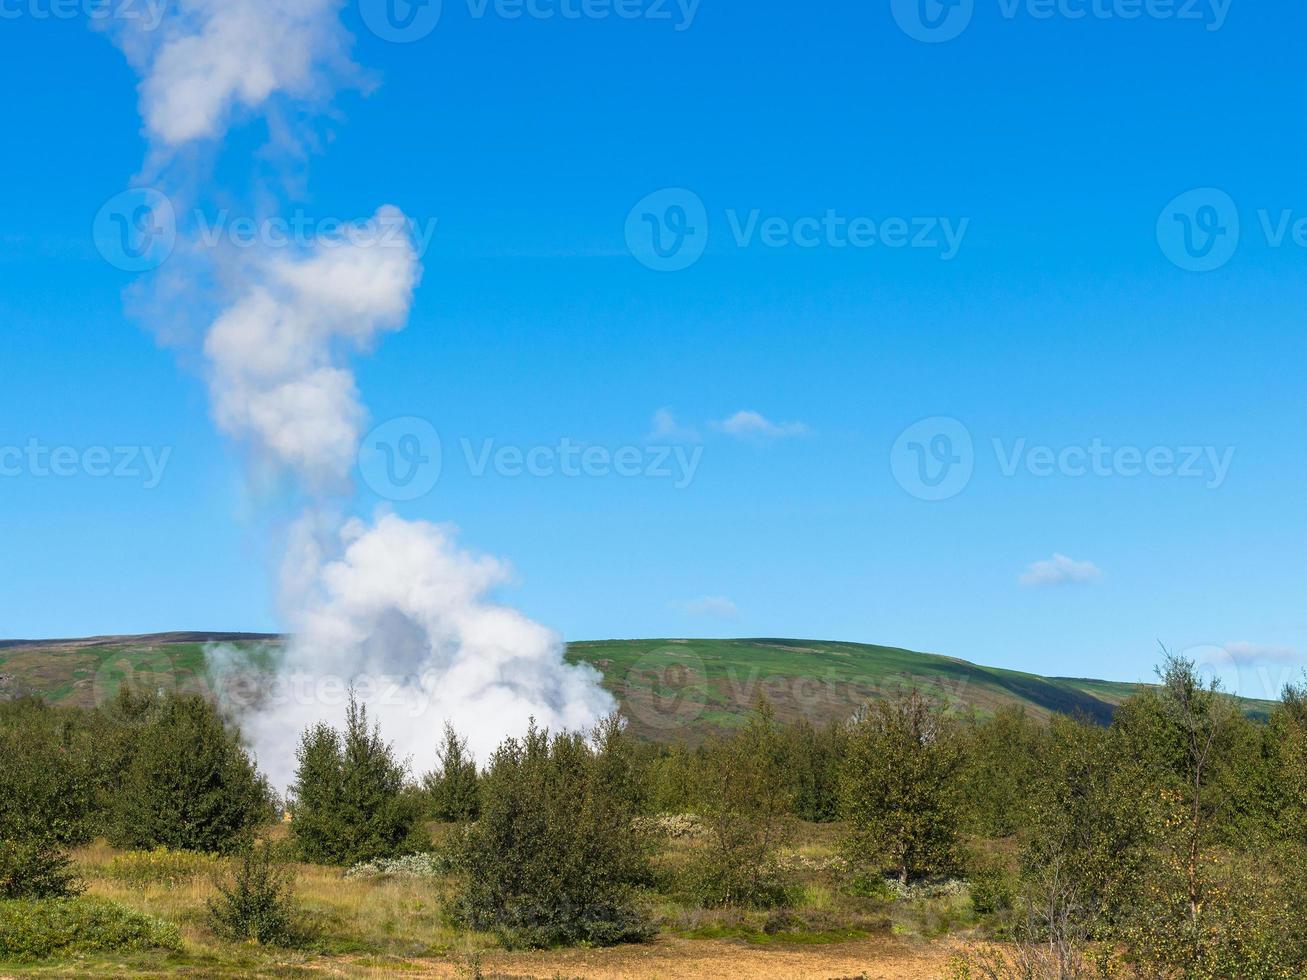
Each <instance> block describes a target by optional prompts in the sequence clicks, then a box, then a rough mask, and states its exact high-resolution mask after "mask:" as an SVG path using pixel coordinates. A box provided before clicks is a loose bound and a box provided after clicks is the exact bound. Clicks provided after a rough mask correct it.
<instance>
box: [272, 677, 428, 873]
mask: <svg viewBox="0 0 1307 980" xmlns="http://www.w3.org/2000/svg"><path fill="white" fill-rule="evenodd" d="M296 757H297V759H298V760H299V769H298V771H297V772H296V782H295V786H294V788H293V789H292V791H291V792H292V795H293V796H294V800H295V802H294V806H293V808H292V815H293V817H294V819H293V820H292V821H291V837H292V840H293V841H294V846H295V848H296V851H297V852H298V854H299V855H300V857H302V858H303V859H304V860H306V861H314V862H317V863H320V864H338V865H351V864H357V863H358V862H360V861H370V860H372V859H374V858H381V857H399V856H400V855H402V854H405V853H412V852H414V851H420V850H425V849H426V848H427V847H428V846H430V841H429V840H426V839H425V837H424V836H423V834H422V832H421V830H420V828H419V827H418V817H419V815H420V810H421V801H420V800H419V799H418V798H416V797H415V796H414V795H413V794H411V793H409V792H407V790H406V782H407V779H408V771H407V768H406V766H405V764H403V763H401V762H399V761H398V760H397V759H396V758H395V754H394V750H393V749H392V748H391V746H390V744H389V743H388V742H386V741H384V740H383V739H382V737H381V729H380V727H379V726H375V725H373V726H369V724H368V713H367V708H366V707H364V706H363V705H361V704H359V703H358V701H357V699H356V698H355V697H354V695H353V694H352V693H351V695H350V699H349V706H348V708H347V709H346V715H345V730H344V731H343V732H338V731H336V730H335V729H334V728H332V727H331V726H330V725H326V724H322V723H319V724H317V725H315V726H314V727H313V728H311V729H309V730H308V731H307V732H305V733H304V734H303V735H302V736H301V738H300V745H299V750H298V752H297V753H296Z"/></svg>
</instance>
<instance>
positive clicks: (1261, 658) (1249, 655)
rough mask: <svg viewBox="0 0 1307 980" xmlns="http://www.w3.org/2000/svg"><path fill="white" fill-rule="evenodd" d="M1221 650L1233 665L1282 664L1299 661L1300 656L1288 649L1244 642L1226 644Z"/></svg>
mask: <svg viewBox="0 0 1307 980" xmlns="http://www.w3.org/2000/svg"><path fill="white" fill-rule="evenodd" d="M1222 649H1223V650H1224V651H1225V652H1226V653H1228V654H1229V655H1230V659H1231V660H1233V661H1234V662H1235V663H1245V664H1252V663H1275V662H1281V663H1282V662H1284V661H1294V660H1299V659H1301V656H1300V654H1299V653H1298V652H1297V651H1296V650H1292V649H1290V648H1289V647H1275V646H1266V645H1265V644H1261V643H1249V642H1247V641H1246V640H1240V641H1238V642H1236V643H1226V644H1224V645H1223V646H1222Z"/></svg>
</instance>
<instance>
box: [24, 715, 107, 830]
mask: <svg viewBox="0 0 1307 980" xmlns="http://www.w3.org/2000/svg"><path fill="white" fill-rule="evenodd" d="M0 708H2V710H0V759H6V760H9V759H16V760H17V759H21V760H22V764H21V765H9V764H5V765H0V839H6V840H28V839H40V840H48V841H53V842H55V843H58V844H62V845H65V846H67V845H73V844H81V843H85V842H86V841H87V840H89V839H90V837H91V836H92V829H93V824H94V822H95V820H96V817H97V815H96V814H95V813H94V806H93V804H94V801H95V799H96V798H97V796H98V792H97V781H96V772H95V769H94V766H93V760H94V758H95V756H96V752H95V746H94V744H93V741H92V738H91V736H90V734H89V732H88V729H87V726H86V725H84V724H79V723H78V721H79V718H81V717H82V716H81V715H78V714H75V713H71V712H67V711H57V710H55V709H53V708H50V707H47V706H46V705H45V704H44V703H43V702H41V701H40V700H37V699H34V698H23V699H20V700H19V701H16V702H13V703H9V704H4V705H2V706H0Z"/></svg>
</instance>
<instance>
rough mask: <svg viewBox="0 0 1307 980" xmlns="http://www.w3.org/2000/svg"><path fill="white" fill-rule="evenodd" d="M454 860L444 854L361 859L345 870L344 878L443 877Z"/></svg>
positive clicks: (454, 863) (452, 865) (449, 870)
mask: <svg viewBox="0 0 1307 980" xmlns="http://www.w3.org/2000/svg"><path fill="white" fill-rule="evenodd" d="M455 866H456V862H455V861H453V860H451V858H450V857H449V856H448V855H445V854H434V853H424V854H406V855H404V856H403V857H398V858H377V859H376V860H375V861H361V862H360V863H358V864H356V865H354V866H353V867H352V868H350V869H349V870H348V871H346V872H345V877H346V878H443V877H444V876H445V875H448V874H450V873H451V872H453V871H454V870H455Z"/></svg>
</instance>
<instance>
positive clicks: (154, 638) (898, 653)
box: [0, 633, 1270, 741]
mask: <svg viewBox="0 0 1307 980" xmlns="http://www.w3.org/2000/svg"><path fill="white" fill-rule="evenodd" d="M217 645H233V646H237V647H239V648H240V649H241V651H242V660H243V661H245V662H246V663H247V664H252V665H254V668H255V670H256V672H257V671H270V670H271V669H273V668H274V667H275V664H276V662H277V659H278V657H279V655H280V653H279V652H280V649H281V638H280V637H277V636H273V635H266V634H250V633H159V634H153V635H149V636H104V637H91V638H87V639H73V640H6V641H0V697H14V696H17V695H20V694H39V695H41V696H43V697H44V698H46V699H47V700H49V701H51V702H53V703H55V704H64V705H78V706H82V707H89V706H92V705H95V704H97V703H104V702H105V701H107V700H108V699H110V698H112V697H113V696H114V694H115V693H116V692H117V690H118V688H119V687H120V686H121V685H122V684H123V682H124V681H126V680H129V679H130V680H131V681H132V682H133V683H136V684H143V685H145V686H149V687H186V688H198V689H207V688H208V680H207V678H208V675H209V671H208V667H209V664H210V662H211V660H212V658H213V657H214V656H218V655H220V654H218V653H216V651H217V650H218V649H219V647H218V646H217ZM567 658H568V660H569V661H571V662H573V663H587V664H590V665H591V666H593V667H594V668H595V669H597V670H598V671H599V672H600V673H601V674H602V675H603V684H604V686H605V687H606V688H607V689H608V690H610V691H611V692H612V693H613V694H614V696H615V697H617V699H618V700H619V702H620V703H621V705H622V708H623V711H624V713H625V714H626V715H627V717H628V718H630V720H631V724H632V726H633V728H634V730H635V731H636V732H637V733H638V734H640V735H642V736H644V737H648V738H659V739H673V738H675V739H685V740H689V741H697V740H699V739H701V738H703V737H704V736H705V735H707V734H708V733H709V732H711V731H713V730H715V729H722V728H730V727H733V726H735V725H737V724H738V723H739V722H740V720H741V719H742V718H743V717H744V715H745V714H746V712H747V711H748V709H749V707H750V706H751V705H753V704H754V703H755V701H756V700H757V698H758V696H759V695H764V696H766V697H767V698H768V699H769V700H770V701H771V702H772V703H773V704H774V705H775V707H776V710H777V713H778V714H779V715H780V716H781V717H782V718H785V719H789V720H796V719H798V718H801V717H802V718H807V719H809V720H810V721H812V722H814V723H820V722H825V721H829V720H832V719H836V718H842V717H847V716H849V715H850V714H852V713H853V712H854V711H856V710H857V709H858V708H859V707H860V706H861V705H863V704H865V703H866V702H867V701H869V700H874V699H876V698H879V697H882V696H885V695H886V694H889V693H892V692H893V691H895V690H897V689H900V688H904V687H917V688H921V689H923V690H926V691H928V692H929V693H931V694H933V695H934V696H935V697H937V698H939V699H940V700H942V701H944V702H946V703H947V704H949V705H950V706H951V707H953V708H954V709H955V710H957V711H959V712H968V711H975V712H976V713H978V714H980V715H982V716H983V715H988V714H991V713H993V712H994V711H995V710H996V709H998V708H999V707H1001V706H1003V705H1008V704H1019V705H1024V706H1025V707H1026V709H1027V710H1028V711H1029V712H1030V713H1031V714H1032V715H1034V716H1036V717H1047V716H1049V715H1050V714H1053V713H1057V712H1060V713H1064V714H1080V715H1084V716H1085V717H1087V718H1090V719H1093V720H1095V721H1097V722H1100V723H1106V722H1108V721H1110V720H1111V717H1112V712H1113V711H1114V710H1115V706H1116V705H1117V704H1119V703H1120V702H1121V701H1123V700H1124V699H1125V698H1127V697H1129V696H1130V695H1131V694H1132V693H1134V692H1135V691H1136V690H1138V685H1135V684H1128V683H1118V682H1113V681H1099V680H1092V679H1075V678H1061V677H1041V676H1039V675H1037V674H1027V673H1022V672H1020V671H1014V670H1004V669H1001V668H997V667H983V666H980V665H978V664H973V663H970V662H968V661H965V660H959V659H956V658H954V657H944V656H939V655H937V654H929V653H916V652H914V651H911V650H904V649H900V648H897V647H881V646H871V645H868V644H863V643H845V642H837V641H825V640H792V639H779V638H758V639H739V640H693V639H661V640H603V641H593V642H583V643H573V644H571V645H570V646H569V647H568V651H567ZM246 679H247V680H248V678H246ZM255 680H256V681H257V678H255ZM1244 707H1245V710H1247V711H1248V712H1249V713H1250V714H1253V715H1264V714H1266V713H1267V712H1268V711H1269V708H1270V704H1269V703H1267V702H1262V701H1245V702H1244Z"/></svg>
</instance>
